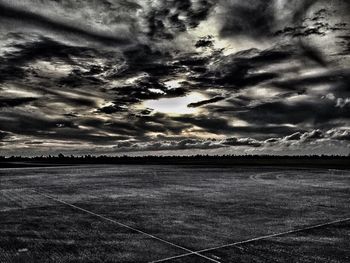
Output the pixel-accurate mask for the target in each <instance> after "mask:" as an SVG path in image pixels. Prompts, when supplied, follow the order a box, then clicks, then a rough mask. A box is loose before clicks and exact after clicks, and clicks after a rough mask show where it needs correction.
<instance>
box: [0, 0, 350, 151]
mask: <svg viewBox="0 0 350 263" xmlns="http://www.w3.org/2000/svg"><path fill="white" fill-rule="evenodd" d="M322 1H323V0H318V1H312V0H307V1H304V0H293V1H287V0H282V1H277V0H268V1H263V0H258V1H255V0H247V1H239V0H220V1H211V0H169V1H161V0H151V1H148V2H147V4H145V3H144V2H143V1H122V2H120V1H107V0H103V1H97V2H96V1H80V0H77V1H73V0H59V1H47V2H45V1H39V0H38V1H36V0H33V1H23V2H22V1H21V3H11V2H10V1H0V20H1V22H2V25H1V26H0V45H1V50H0V91H1V93H2V94H1V98H0V108H1V112H0V130H1V132H0V139H2V140H3V141H5V140H4V138H5V136H7V137H8V135H7V134H11V136H12V134H13V135H14V136H13V137H11V140H12V139H13V138H14V139H15V140H18V141H21V143H23V144H22V145H24V146H25V145H27V146H29V145H31V147H32V148H33V149H39V147H45V145H46V144H47V143H50V141H51V140H53V141H67V142H69V143H73V144H74V143H77V144H82V145H83V144H87V145H89V146H91V147H92V148H91V149H95V146H96V149H97V148H98V147H100V146H101V145H102V146H103V147H110V148H111V147H113V146H114V145H116V146H115V148H114V150H115V151H118V152H123V151H127V152H130V151H172V150H177V151H180V152H181V151H182V150H183V151H185V150H188V149H196V150H198V151H200V150H208V151H209V150H213V151H214V150H220V149H222V150H223V151H226V148H227V149H236V148H238V149H239V150H240V151H241V150H243V149H249V150H251V151H260V149H264V147H269V146H271V145H272V147H275V149H279V148H281V149H282V148H283V147H299V146H300V145H302V146H300V147H304V146H305V147H308V145H311V144H313V143H321V144H322V143H325V144H327V143H329V142H330V141H331V142H332V143H333V142H334V141H335V142H338V143H342V145H345V144H346V143H347V142H348V138H349V131H348V130H347V129H345V127H348V126H349V125H348V124H349V116H350V115H349V113H350V112H349V106H350V93H349V88H348V87H349V85H350V80H349V64H348V62H349V61H348V58H347V56H344V55H346V54H348V53H349V39H348V37H347V35H348V31H347V30H348V21H347V18H346V15H343V16H344V19H343V20H344V21H342V22H339V21H338V20H339V19H336V18H337V17H336V16H337V12H338V11H339V12H341V11H342V10H339V8H338V1H335V2H332V4H326V3H323V2H322ZM345 6H346V7H347V6H348V5H347V4H346V5H345ZM349 6H350V5H349ZM331 7H334V8H335V11H334V10H333V9H332V8H331ZM45 8H47V10H46V9H45ZM337 8H338V10H337ZM51 9H52V10H51ZM55 11H57V14H56V13H55ZM339 17H340V16H339ZM201 23H202V24H201ZM14 25H16V27H15V26H14ZM211 31H212V32H211ZM333 36H335V38H336V41H333V40H334V39H332V37H333ZM334 42H335V43H334ZM323 44H324V45H323ZM243 46H244V47H245V46H246V47H247V48H242V47H243ZM339 54H341V56H342V57H341V58H340V57H339ZM3 94H4V95H3ZM193 94H201V96H199V97H198V99H193V100H192V97H193V96H194V95H193ZM203 96H204V98H208V99H203ZM169 98H177V100H176V101H177V102H176V103H179V104H182V103H183V101H185V105H184V108H185V110H184V111H185V112H186V110H188V113H187V114H186V113H180V112H176V110H175V112H174V113H169V114H165V113H162V109H158V108H157V103H158V102H157V101H158V100H161V99H169ZM187 99H190V101H187ZM150 100H152V102H154V104H155V106H154V107H153V106H152V109H149V108H148V107H150V106H148V105H147V103H149V101H150ZM186 105H187V107H188V108H186ZM175 106H177V105H175ZM164 112H165V111H164ZM4 134H5V135H4ZM210 136H213V138H220V139H206V138H208V137H210ZM7 137H6V138H7ZM30 141H32V142H34V143H31V142H30ZM6 143H8V142H2V144H3V145H4V144H6ZM30 143H31V144H30ZM8 145H10V144H8ZM18 145H20V143H18ZM102 146H101V147H102ZM8 147H9V148H8V149H10V148H11V147H12V146H11V147H10V146H8ZM36 147H37V148H36ZM62 147H63V146H62ZM63 148H64V147H63ZM326 148H327V147H326V146H325V149H326ZM302 149H304V148H302ZM77 151H78V152H79V149H77ZM325 151H326V150H325Z"/></svg>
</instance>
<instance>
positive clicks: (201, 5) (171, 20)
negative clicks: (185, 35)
mask: <svg viewBox="0 0 350 263" xmlns="http://www.w3.org/2000/svg"><path fill="white" fill-rule="evenodd" d="M194 2H196V3H195V4H194ZM157 3H158V5H156V6H155V9H154V10H152V11H151V12H150V13H149V14H148V16H147V18H146V19H147V24H148V33H147V34H148V36H149V37H150V38H152V39H173V38H174V37H175V36H176V34H177V33H179V32H184V31H187V30H189V29H191V28H195V27H197V26H198V25H199V23H200V22H201V21H203V20H205V19H206V18H207V17H208V15H209V14H210V12H211V10H212V8H213V7H214V5H215V1H212V0H199V1H192V0H170V1H159V2H157ZM180 17H181V18H180Z"/></svg>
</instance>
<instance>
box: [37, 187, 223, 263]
mask: <svg viewBox="0 0 350 263" xmlns="http://www.w3.org/2000/svg"><path fill="white" fill-rule="evenodd" d="M32 191H33V192H35V193H37V194H39V195H41V196H44V197H46V198H48V199H51V200H54V201H56V202H58V203H61V204H64V205H66V206H69V207H71V208H74V209H76V210H79V211H82V212H85V213H87V214H90V215H93V216H95V217H98V218H100V219H103V220H105V221H109V222H111V223H114V224H117V225H119V226H121V227H124V228H127V229H130V230H132V231H134V232H137V233H140V234H143V235H145V236H148V237H149V238H152V239H155V240H158V241H160V242H162V243H165V244H168V245H170V246H173V247H176V248H179V249H181V250H184V251H187V252H189V253H188V254H189V255H196V256H198V257H201V258H204V259H207V260H209V261H212V262H216V263H221V262H220V261H217V260H215V259H212V258H209V257H207V256H205V255H201V254H200V253H199V252H196V251H193V250H191V249H188V248H185V247H183V246H180V245H177V244H175V243H172V242H170V241H167V240H165V239H162V238H160V237H157V236H154V235H152V234H148V233H146V232H144V231H142V230H139V229H137V228H133V227H131V226H128V225H125V224H123V223H120V222H118V221H116V220H114V219H111V218H108V217H106V216H103V215H100V214H96V213H94V212H92V211H89V210H86V209H84V208H82V207H79V206H76V205H73V204H70V203H68V202H65V201H63V200H60V199H58V198H55V197H53V196H51V195H48V194H44V193H42V192H39V191H37V190H34V189H32Z"/></svg>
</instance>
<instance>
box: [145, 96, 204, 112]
mask: <svg viewBox="0 0 350 263" xmlns="http://www.w3.org/2000/svg"><path fill="white" fill-rule="evenodd" d="M206 99H208V98H207V97H206V96H204V95H203V94H201V93H198V92H191V93H190V94H188V95H187V96H185V97H178V98H163V99H159V100H148V101H145V102H144V103H143V104H142V107H145V108H151V109H153V110H155V111H156V112H161V113H166V114H169V115H181V114H196V113H198V112H199V108H190V107H187V105H188V104H190V103H194V102H198V101H202V100H206Z"/></svg>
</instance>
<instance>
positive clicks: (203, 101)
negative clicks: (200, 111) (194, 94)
mask: <svg viewBox="0 0 350 263" xmlns="http://www.w3.org/2000/svg"><path fill="white" fill-rule="evenodd" d="M224 99H225V98H224V97H220V96H218V97H214V98H212V99H209V100H202V101H199V102H194V103H190V104H188V106H187V107H189V108H196V107H200V106H203V105H206V104H210V103H215V102H218V101H222V100H224Z"/></svg>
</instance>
